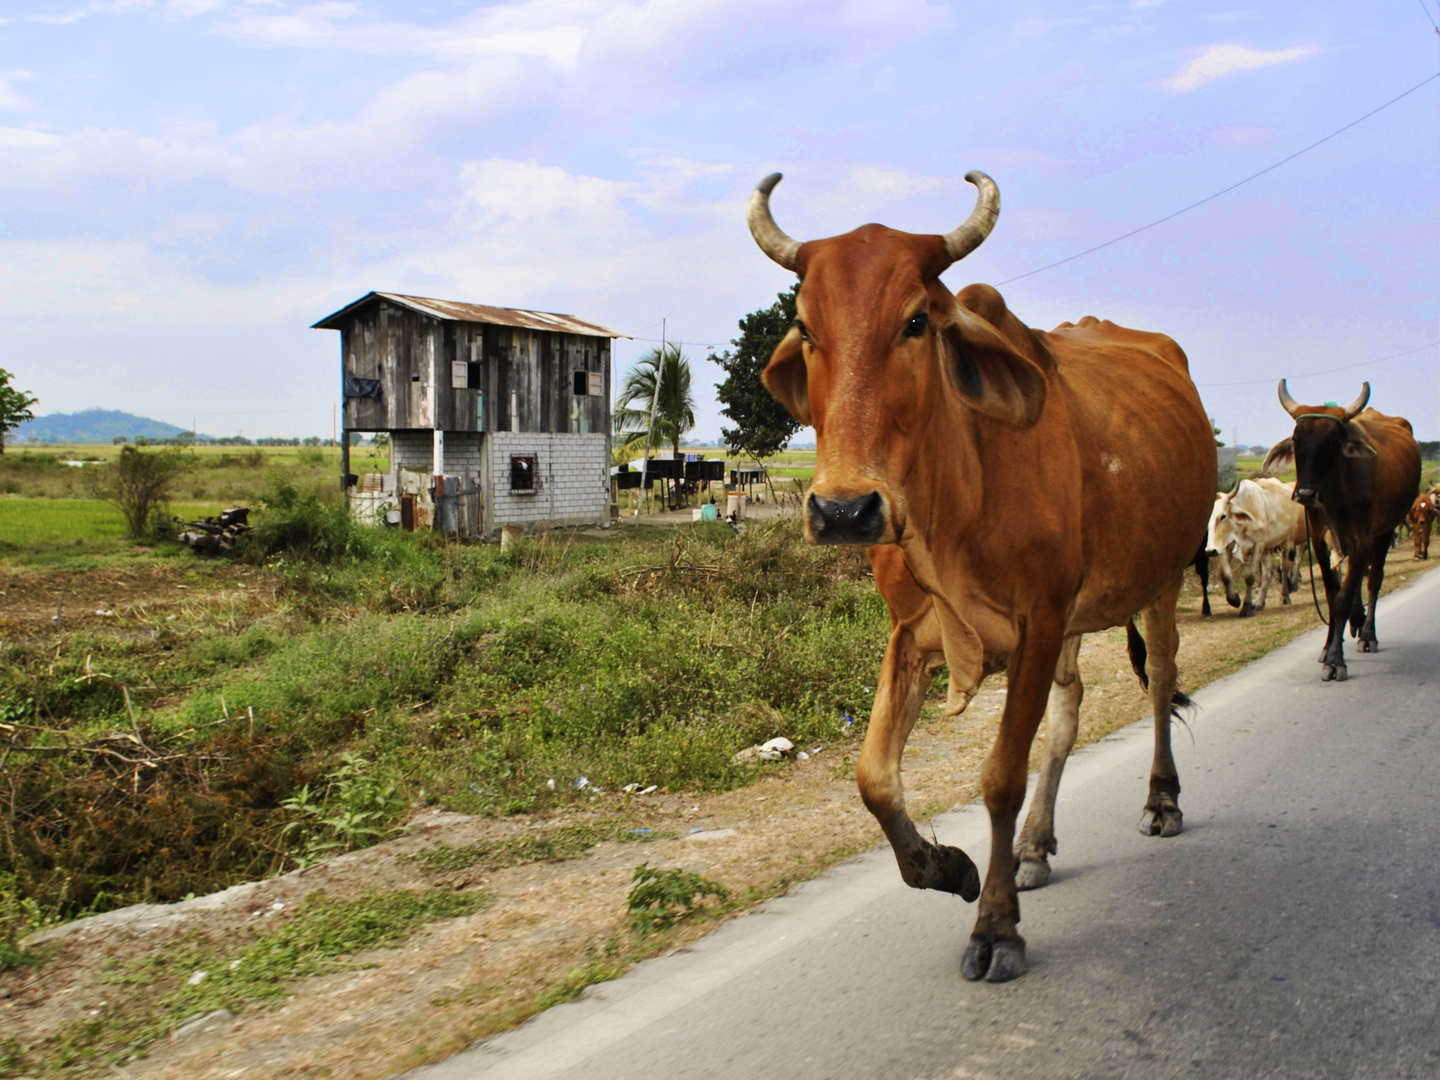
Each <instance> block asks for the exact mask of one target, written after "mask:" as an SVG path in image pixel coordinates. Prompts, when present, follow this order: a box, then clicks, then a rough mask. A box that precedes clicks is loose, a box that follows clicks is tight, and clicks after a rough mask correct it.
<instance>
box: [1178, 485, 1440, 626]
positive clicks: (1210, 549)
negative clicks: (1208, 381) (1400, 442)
mask: <svg viewBox="0 0 1440 1080" xmlns="http://www.w3.org/2000/svg"><path fill="white" fill-rule="evenodd" d="M1294 495H1295V484H1294V483H1293V482H1292V483H1289V484H1286V483H1282V482H1281V481H1279V480H1276V479H1275V478H1274V477H1270V476H1261V477H1258V478H1256V479H1253V480H1237V481H1236V484H1235V486H1234V487H1233V488H1231V489H1230V490H1229V491H1222V492H1220V493H1219V494H1218V495H1216V496H1215V509H1214V510H1213V511H1211V514H1210V528H1209V531H1208V532H1207V534H1206V542H1205V555H1206V557H1207V558H1210V559H1218V560H1219V561H1218V563H1217V566H1218V568H1219V570H1220V579H1221V581H1222V582H1224V585H1225V599H1226V601H1227V602H1228V603H1229V604H1230V606H1231V607H1235V608H1239V609H1240V617H1241V618H1242V619H1243V618H1246V617H1247V616H1250V615H1253V614H1255V613H1256V612H1257V611H1262V610H1264V608H1265V600H1266V596H1267V594H1268V592H1269V588H1270V585H1271V584H1272V583H1273V582H1275V581H1277V580H1278V581H1279V583H1280V599H1281V602H1282V603H1285V604H1288V603H1290V594H1291V593H1293V592H1295V590H1296V589H1298V588H1299V587H1300V580H1301V573H1300V564H1301V561H1302V559H1303V558H1304V555H1305V551H1306V548H1307V546H1308V545H1309V543H1310V523H1309V521H1308V520H1307V518H1306V516H1305V508H1304V506H1302V505H1301V504H1300V503H1299V502H1297V501H1296V500H1295V497H1294ZM1437 517H1440V484H1435V485H1432V487H1431V488H1430V489H1429V490H1428V491H1425V492H1423V493H1421V494H1420V495H1417V496H1416V497H1415V501H1414V502H1413V503H1412V504H1411V506H1410V512H1409V514H1407V515H1406V519H1405V521H1404V522H1402V523H1401V525H1400V527H1399V528H1397V529H1396V531H1395V534H1394V536H1395V541H1394V542H1397V543H1398V542H1399V541H1400V540H1401V539H1403V536H1402V535H1401V534H1402V532H1404V531H1408V532H1409V534H1410V540H1411V541H1412V542H1413V543H1414V545H1415V558H1416V559H1428V558H1430V533H1431V530H1432V527H1433V526H1434V524H1435V520H1436V518H1437ZM1339 559H1340V555H1339V553H1338V550H1337V549H1336V548H1335V545H1334V541H1333V538H1332V539H1331V562H1332V565H1333V564H1335V563H1338V562H1339ZM1237 568H1238V571H1239V574H1240V577H1241V579H1242V580H1243V581H1244V582H1245V595H1244V597H1243V598H1242V597H1241V595H1240V593H1239V590H1238V589H1237V588H1236V586H1235V574H1236V570H1237ZM1205 614H1206V615H1208V614H1210V611H1209V604H1208V601H1207V603H1206V610H1205Z"/></svg>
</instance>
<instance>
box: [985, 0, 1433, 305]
mask: <svg viewBox="0 0 1440 1080" xmlns="http://www.w3.org/2000/svg"><path fill="white" fill-rule="evenodd" d="M1426 14H1427V15H1428V14H1429V11H1428V10H1427V11H1426ZM1436 79H1440V72H1437V73H1436V74H1434V75H1431V76H1430V77H1429V78H1427V79H1425V80H1423V81H1421V82H1418V83H1416V84H1415V85H1414V86H1412V87H1411V88H1410V89H1409V90H1406V91H1405V92H1404V93H1403V94H1399V95H1397V96H1396V97H1393V98H1391V99H1390V100H1389V101H1387V102H1385V104H1384V105H1381V106H1380V107H1379V108H1376V109H1371V110H1370V111H1369V112H1368V113H1366V114H1365V115H1364V116H1362V117H1360V119H1358V120H1352V121H1350V123H1348V124H1346V125H1345V126H1344V127H1342V128H1337V129H1336V130H1335V131H1332V132H1331V133H1330V134H1329V135H1326V136H1325V137H1324V138H1323V139H1317V140H1316V141H1315V142H1313V143H1311V144H1310V145H1309V146H1307V147H1305V148H1304V149H1303V150H1296V151H1295V153H1293V154H1291V155H1290V156H1289V157H1283V158H1281V159H1280V160H1279V161H1277V162H1275V164H1273V165H1269V166H1266V167H1265V168H1263V169H1261V170H1260V171H1259V172H1257V173H1253V174H1252V175H1250V176H1247V177H1245V179H1244V180H1240V181H1237V182H1236V183H1234V184H1231V185H1230V186H1229V187H1227V188H1221V189H1220V190H1219V191H1217V192H1215V194H1213V195H1206V196H1205V198H1203V199H1201V200H1200V201H1199V202H1193V203H1191V204H1190V205H1189V206H1186V207H1183V208H1182V209H1179V210H1176V211H1175V212H1174V213H1173V214H1166V215H1165V216H1164V217H1162V218H1160V219H1158V220H1156V221H1152V222H1150V224H1149V225H1141V226H1140V227H1139V228H1138V229H1131V230H1130V231H1129V232H1127V233H1124V234H1122V235H1120V236H1117V237H1115V238H1114V239H1113V240H1106V241H1105V242H1104V243H1103V244H1096V245H1095V246H1094V247H1092V248H1086V249H1085V250H1084V251H1077V252H1076V253H1075V254H1074V255H1067V256H1066V257H1065V258H1063V259H1060V260H1058V261H1056V262H1052V263H1047V264H1046V265H1045V266H1041V267H1037V268H1036V269H1034V270H1027V271H1026V272H1025V273H1023V274H1016V275H1015V276H1014V277H1012V278H1006V279H1005V280H1004V281H997V282H996V283H995V284H996V285H1009V284H1010V283H1011V282H1012V281H1019V280H1021V279H1022V278H1027V277H1033V276H1034V275H1036V274H1043V273H1044V272H1045V271H1046V270H1054V269H1055V268H1056V267H1057V266H1064V265H1065V264H1066V263H1069V262H1074V261H1075V260H1076V259H1083V258H1084V257H1085V256H1086V255H1093V254H1094V253H1095V252H1097V251H1100V250H1103V249H1104V248H1107V247H1110V246H1111V245H1113V244H1118V243H1120V241H1122V240H1129V239H1130V237H1132V236H1138V235H1139V234H1140V233H1142V232H1145V231H1146V230H1147V229H1153V228H1155V226H1157V225H1163V224H1165V222H1167V221H1172V220H1174V219H1175V218H1177V217H1179V216H1180V215H1181V214H1188V213H1189V212H1190V211H1191V210H1194V209H1195V208H1196V207H1199V206H1204V205H1205V204H1206V203H1208V202H1210V201H1212V200H1214V199H1218V198H1219V197H1220V196H1221V195H1227V194H1229V193H1230V192H1232V191H1234V190H1235V189H1236V188H1238V187H1243V186H1244V185H1245V184H1248V183H1250V181H1251V180H1258V179H1259V178H1260V177H1262V176H1264V175H1265V174H1266V173H1269V172H1274V171H1275V170H1276V169H1278V168H1279V167H1280V166H1281V165H1284V164H1286V163H1287V162H1291V161H1294V160H1295V159H1296V158H1298V157H1300V156H1301V155H1302V154H1308V153H1309V152H1310V151H1311V150H1314V149H1315V148H1316V147H1317V146H1322V145H1324V144H1325V143H1327V142H1329V141H1330V140H1331V139H1333V138H1335V136H1337V135H1343V134H1344V133H1345V132H1347V131H1349V130H1350V129H1351V128H1353V127H1354V126H1355V125H1356V124H1361V123H1364V122H1365V121H1366V120H1369V119H1370V117H1372V116H1374V115H1375V114H1376V113H1378V112H1383V111H1384V110H1385V109H1388V108H1389V107H1390V106H1391V105H1394V104H1395V103H1396V102H1397V101H1400V100H1402V99H1404V98H1407V97H1409V96H1410V95H1411V94H1413V93H1415V91H1416V90H1419V89H1420V88H1421V87H1423V86H1426V85H1428V84H1430V83H1432V82H1434V81H1435V80H1436Z"/></svg>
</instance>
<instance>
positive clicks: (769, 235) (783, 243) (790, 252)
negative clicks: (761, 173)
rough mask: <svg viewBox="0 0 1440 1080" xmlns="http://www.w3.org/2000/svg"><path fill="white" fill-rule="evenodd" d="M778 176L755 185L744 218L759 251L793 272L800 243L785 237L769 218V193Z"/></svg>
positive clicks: (776, 182) (772, 174) (774, 175)
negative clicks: (758, 246) (747, 222)
mask: <svg viewBox="0 0 1440 1080" xmlns="http://www.w3.org/2000/svg"><path fill="white" fill-rule="evenodd" d="M780 176H781V174H780V173H778V172H776V173H771V174H770V175H769V176H767V177H765V179H764V180H761V181H760V183H758V184H756V185H755V190H754V191H752V192H751V193H750V203H749V205H748V206H746V208H745V218H746V220H748V221H749V222H750V235H751V236H753V237H755V243H757V244H759V245H760V250H761V251H763V252H764V253H765V254H766V255H769V256H770V258H771V259H773V260H774V261H775V262H777V263H779V264H780V265H781V266H783V267H785V269H786V270H795V264H796V255H797V254H798V253H799V251H800V241H799V240H796V239H795V238H794V237H793V236H787V235H786V233H785V230H784V229H782V228H780V226H779V225H776V224H775V219H774V218H773V217H771V216H770V192H772V191H774V190H775V185H776V184H778V183H779V182H780ZM797 272H798V271H797Z"/></svg>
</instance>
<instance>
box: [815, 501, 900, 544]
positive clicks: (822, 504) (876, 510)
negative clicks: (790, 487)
mask: <svg viewBox="0 0 1440 1080" xmlns="http://www.w3.org/2000/svg"><path fill="white" fill-rule="evenodd" d="M808 513H809V518H810V532H811V535H813V536H814V537H815V542H816V543H817V544H873V543H876V542H877V541H878V540H879V539H880V535H881V534H882V533H883V532H884V531H885V500H884V499H882V498H881V497H880V493H879V492H878V491H872V492H870V494H868V495H861V496H859V497H858V498H854V499H825V498H821V497H820V496H819V495H816V494H815V493H814V492H811V494H810V503H809V507H808Z"/></svg>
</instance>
